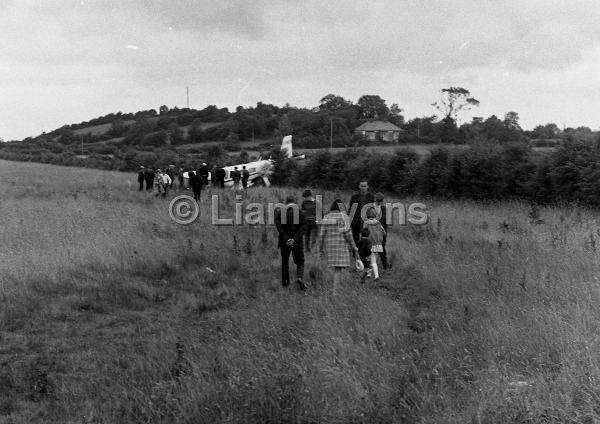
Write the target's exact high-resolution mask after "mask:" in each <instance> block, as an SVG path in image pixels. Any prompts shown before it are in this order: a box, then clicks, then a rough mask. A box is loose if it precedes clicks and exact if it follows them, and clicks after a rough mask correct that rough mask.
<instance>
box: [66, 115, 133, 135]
mask: <svg viewBox="0 0 600 424" xmlns="http://www.w3.org/2000/svg"><path fill="white" fill-rule="evenodd" d="M123 123H124V124H125V125H131V124H135V121H134V120H131V119H130V120H126V121H123ZM111 125H112V124H101V125H93V126H90V127H85V128H80V129H77V130H73V134H76V135H81V134H91V135H102V134H104V133H106V132H107V131H108V130H110V127H111Z"/></svg>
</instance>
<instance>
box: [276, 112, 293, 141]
mask: <svg viewBox="0 0 600 424" xmlns="http://www.w3.org/2000/svg"><path fill="white" fill-rule="evenodd" d="M277 129H278V132H279V135H280V136H286V135H290V134H291V133H292V123H291V122H290V118H288V116H287V114H286V115H283V116H282V117H281V118H280V119H279V125H278V128H277Z"/></svg>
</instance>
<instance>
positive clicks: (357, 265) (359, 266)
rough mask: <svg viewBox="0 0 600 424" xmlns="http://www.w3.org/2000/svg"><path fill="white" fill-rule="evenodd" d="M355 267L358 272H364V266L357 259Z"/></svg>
mask: <svg viewBox="0 0 600 424" xmlns="http://www.w3.org/2000/svg"><path fill="white" fill-rule="evenodd" d="M355 266H356V270H357V271H358V272H362V271H364V270H365V264H363V263H362V261H361V260H360V259H359V258H356V262H355Z"/></svg>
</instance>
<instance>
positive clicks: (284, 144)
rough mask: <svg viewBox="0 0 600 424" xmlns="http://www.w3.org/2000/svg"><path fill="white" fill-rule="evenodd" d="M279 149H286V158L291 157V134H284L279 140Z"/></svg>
mask: <svg viewBox="0 0 600 424" xmlns="http://www.w3.org/2000/svg"><path fill="white" fill-rule="evenodd" d="M281 150H283V151H286V155H287V157H288V158H291V157H292V136H291V135H286V136H285V137H283V141H282V142H281Z"/></svg>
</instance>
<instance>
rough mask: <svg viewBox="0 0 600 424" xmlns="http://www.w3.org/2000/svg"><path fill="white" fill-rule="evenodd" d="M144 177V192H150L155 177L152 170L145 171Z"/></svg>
mask: <svg viewBox="0 0 600 424" xmlns="http://www.w3.org/2000/svg"><path fill="white" fill-rule="evenodd" d="M145 177H146V190H147V191H150V190H152V186H153V185H154V179H155V177H156V173H155V172H154V171H153V170H152V169H150V168H148V169H147V170H146V173H145Z"/></svg>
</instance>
